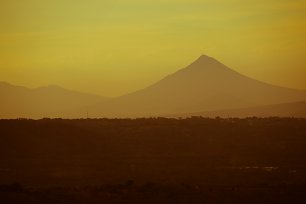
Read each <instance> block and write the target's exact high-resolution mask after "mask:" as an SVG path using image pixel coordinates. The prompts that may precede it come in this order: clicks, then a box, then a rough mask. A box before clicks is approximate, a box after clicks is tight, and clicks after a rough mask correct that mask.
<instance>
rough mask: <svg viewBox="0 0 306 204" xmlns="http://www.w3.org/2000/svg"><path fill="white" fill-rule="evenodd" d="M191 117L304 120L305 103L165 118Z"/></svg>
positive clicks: (305, 115)
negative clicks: (294, 118)
mask: <svg viewBox="0 0 306 204" xmlns="http://www.w3.org/2000/svg"><path fill="white" fill-rule="evenodd" d="M192 116H202V117H225V118H228V117H238V118H246V117H253V116H257V117H299V118H306V101H300V102H293V103H282V104H274V105H266V106H256V107H250V108H239V109H227V110H217V111H206V112H197V113H183V114H173V115H168V116H166V117H170V118H187V117H192Z"/></svg>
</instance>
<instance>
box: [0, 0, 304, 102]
mask: <svg viewBox="0 0 306 204" xmlns="http://www.w3.org/2000/svg"><path fill="white" fill-rule="evenodd" d="M305 11H306V3H305V1H289V0H282V1H277V0H270V1H263V0H260V1H256V2H246V1H242V0H235V1H230V2H229V1H225V0H221V1H217V2H215V1H209V0H206V1H199V0H191V1H186V0H179V1H173V0H166V1H158V0H157V1H151V0H150V1H145V2H142V1H138V0H125V1H123V0H119V1H96V0H91V1H86V2H84V1H70V0H62V1H51V0H46V1H37V0H25V1H16V0H13V1H3V2H2V6H1V8H0V17H1V18H0V25H1V28H2V29H1V31H0V59H1V63H0V81H7V82H9V83H11V84H16V85H22V86H27V87H31V88H34V87H40V86H46V85H49V84H55V85H58V86H61V87H65V88H67V89H71V90H77V91H81V92H87V93H95V94H99V95H102V96H119V95H123V94H126V93H129V92H133V91H135V90H138V89H141V88H143V87H146V86H149V85H151V84H152V83H155V82H156V81H158V80H160V79H161V78H163V77H164V76H166V75H168V74H171V73H173V72H175V71H177V70H178V69H181V68H184V67H186V66H187V65H189V63H190V62H192V61H194V60H195V59H196V58H197V57H198V56H200V55H202V54H206V55H209V56H212V57H214V58H216V59H218V60H219V61H221V62H223V63H224V64H226V65H227V66H229V67H231V68H233V69H234V70H235V71H238V72H239V73H242V74H244V75H246V76H249V77H252V78H255V79H258V80H261V81H265V82H267V83H270V84H275V85H279V86H283V87H291V88H298V89H306V82H305V77H304V76H306V69H305V60H304V55H305V54H304V53H305V51H306V41H305V31H306V29H305V28H306V26H305V25H306V20H305V19H306V12H305Z"/></svg>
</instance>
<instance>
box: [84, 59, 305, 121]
mask: <svg viewBox="0 0 306 204" xmlns="http://www.w3.org/2000/svg"><path fill="white" fill-rule="evenodd" d="M303 100H306V91H301V90H295V89H289V88H283V87H279V86H274V85H270V84H267V83H264V82H260V81H257V80H255V79H252V78H249V77H246V76H243V75H241V74H239V73H237V72H235V71H234V70H232V69H230V68H228V67H227V66H225V65H224V64H222V63H220V62H218V61H217V60H215V59H213V58H211V57H208V56H205V55H203V56H201V57H200V58H199V59H197V60H196V61H195V62H193V63H192V64H191V65H189V66H187V67H186V68H184V69H181V70H179V71H177V72H176V73H174V74H171V75H169V76H167V77H165V78H164V79H162V80H160V81H159V82H157V83H155V84H153V85H152V86H149V87H147V88H145V89H143V90H139V91H136V92H134V93H131V94H127V95H124V96H121V97H119V98H116V99H113V100H112V101H111V103H103V104H99V105H96V106H93V107H87V109H89V110H90V112H91V113H92V114H94V116H96V117H99V116H105V117H142V116H152V115H153V116H154V115H165V114H174V113H186V112H187V113H188V112H189V113H191V112H204V111H213V110H224V109H235V108H244V107H253V106H262V105H268V104H279V103H288V102H296V101H303Z"/></svg>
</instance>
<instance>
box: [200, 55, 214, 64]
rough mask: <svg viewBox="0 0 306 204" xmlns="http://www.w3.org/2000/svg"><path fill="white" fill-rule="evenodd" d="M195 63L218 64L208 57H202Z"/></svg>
mask: <svg viewBox="0 0 306 204" xmlns="http://www.w3.org/2000/svg"><path fill="white" fill-rule="evenodd" d="M195 62H200V63H208V62H218V61H217V60H216V59H214V58H212V57H209V56H207V55H201V56H200V57H199V58H198V59H197V60H196V61H195Z"/></svg>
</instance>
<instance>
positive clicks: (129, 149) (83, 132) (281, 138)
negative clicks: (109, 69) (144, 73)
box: [0, 117, 306, 204]
mask: <svg viewBox="0 0 306 204" xmlns="http://www.w3.org/2000/svg"><path fill="white" fill-rule="evenodd" d="M0 161H1V163H0V203H1V204H2V203H4V204H6V203H13V204H14V203H16V204H18V203H75V204H78V203H306V119H293V118H265V119H261V118H247V119H221V118H216V119H207V118H199V117H193V118H189V119H181V120H178V119H166V118H151V119H135V120H131V119H97V120H62V119H53V120H50V119H43V120H24V119H23V120H0Z"/></svg>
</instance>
